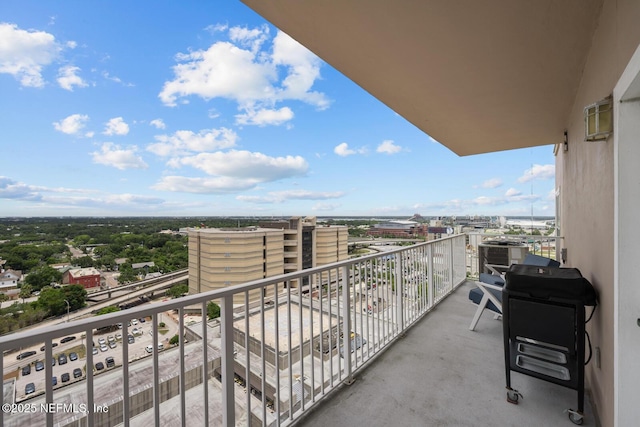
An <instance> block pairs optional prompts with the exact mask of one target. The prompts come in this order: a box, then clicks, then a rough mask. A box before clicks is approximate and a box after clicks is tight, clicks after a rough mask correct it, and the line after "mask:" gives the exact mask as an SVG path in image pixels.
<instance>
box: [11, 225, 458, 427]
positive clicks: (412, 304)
mask: <svg viewBox="0 0 640 427" xmlns="http://www.w3.org/2000/svg"><path fill="white" fill-rule="evenodd" d="M466 246H467V241H466V235H455V236H451V237H447V238H444V239H439V240H436V241H431V242H426V243H421V244H417V245H414V246H410V247H407V248H403V249H395V250H391V251H387V252H383V253H380V254H375V255H368V256H363V257H361V258H356V259H351V260H348V261H342V262H338V263H334V264H331V265H326V266H322V267H317V268H312V269H308V270H304V271H301V272H296V273H290V274H285V275H281V276H277V277H271V278H267V279H263V280H258V281H253V282H249V283H246V284H243V285H238V286H233V287H229V288H226V289H224V290H216V291H211V292H207V293H202V294H196V295H190V296H186V297H182V298H178V299H172V300H166V301H163V302H158V303H154V304H149V305H145V306H140V307H136V308H131V309H128V310H124V311H121V312H116V313H110V314H106V315H102V316H98V317H92V318H89V319H81V320H77V321H73V322H70V323H66V324H61V325H55V326H49V327H44V328H42V329H38V330H34V331H28V332H19V333H16V334H13V335H9V336H4V337H0V350H1V351H2V353H3V354H4V355H5V357H4V358H0V371H2V372H3V373H4V374H5V382H4V390H5V394H4V396H5V401H4V402H3V403H4V404H5V405H4V406H3V411H2V412H0V425H3V426H12V425H15V426H18V425H29V426H31V427H35V426H38V425H46V426H53V425H54V424H55V425H87V426H103V425H118V424H122V425H124V426H129V425H132V424H149V425H150V424H155V425H163V424H164V423H165V422H164V421H163V420H164V417H168V416H171V417H173V418H172V419H174V420H175V419H178V420H180V421H179V423H180V424H181V425H183V426H185V425H188V426H193V425H200V424H202V425H205V426H208V425H224V426H228V425H290V424H292V423H295V422H296V421H297V420H299V419H300V418H301V417H302V416H303V415H304V414H305V413H306V412H307V411H308V410H309V409H310V408H311V407H313V406H314V405H316V404H317V403H318V402H319V401H321V400H322V399H323V398H324V397H325V396H327V395H328V394H329V393H330V392H331V391H332V390H334V389H336V388H337V387H338V386H341V385H342V384H349V383H351V382H352V381H353V378H354V374H355V373H356V372H358V371H359V370H360V369H362V368H363V367H364V366H365V365H367V364H368V363H370V362H371V361H372V360H373V359H374V358H375V357H376V356H377V355H379V354H380V352H381V351H383V350H385V349H386V348H388V347H389V346H390V345H391V344H392V343H393V342H394V341H395V339H396V338H398V337H399V336H400V335H401V334H402V333H403V332H404V331H406V330H407V328H409V327H411V326H412V325H413V324H414V323H415V322H416V321H418V320H419V319H420V318H421V317H422V316H424V315H425V314H426V313H427V312H428V311H429V310H430V309H431V308H433V307H434V305H436V304H437V303H438V302H439V301H441V300H442V299H443V298H444V297H445V296H446V295H448V294H449V293H451V292H452V291H453V290H454V289H455V288H456V287H457V286H459V285H460V284H461V283H463V282H464V280H465V278H466V272H467V269H466V261H467V248H466ZM291 284H299V285H300V286H299V287H295V288H294V287H292V286H290V285H291ZM302 290H305V292H302ZM211 301H215V302H216V303H217V304H219V306H220V309H221V310H220V317H219V318H217V319H215V320H213V321H198V320H190V318H189V317H188V316H190V315H191V314H192V313H193V314H194V316H195V317H197V315H198V314H199V313H203V314H206V313H207V310H208V308H211V307H210V306H209V303H210V302H211ZM134 319H135V320H134ZM140 319H144V320H146V322H144V324H143V323H139V322H140ZM130 322H133V323H131V324H130ZM136 322H138V324H137V325H135V324H134V323H136ZM118 324H121V325H122V326H121V329H116V328H117V326H114V325H118ZM143 325H144V326H143ZM105 329H108V330H105ZM147 329H148V333H147ZM141 330H142V335H140V331H141ZM174 332H175V335H177V337H178V338H177V341H178V344H177V345H175V346H171V345H169V340H168V337H169V335H172V334H173V333H174ZM108 334H109V335H115V334H120V335H121V338H117V339H113V342H115V344H113V346H112V347H113V348H107V349H104V348H100V350H92V348H93V346H94V345H95V340H96V339H98V344H99V345H98V346H96V348H98V347H102V345H100V344H101V343H100V342H101V339H102V338H104V336H106V335H108ZM130 334H131V335H134V338H133V339H131V338H129V335H130ZM163 334H164V335H163ZM147 335H149V336H147ZM63 337H75V339H69V338H67V339H66V340H65V339H62V338H63ZM120 339H121V341H120ZM56 341H59V343H58V342H56ZM62 341H66V342H64V343H63V342H62ZM109 342H111V340H109ZM54 343H55V344H57V346H56V347H54ZM147 343H148V344H147ZM106 344H107V340H105V345H106ZM41 346H42V347H43V351H39V349H40V348H41ZM167 346H169V348H167ZM142 348H144V350H142ZM160 348H163V349H162V350H160ZM72 350H74V351H73V352H75V353H76V354H77V355H78V358H77V360H75V361H73V363H74V365H72V362H71V361H69V362H68V364H69V365H68V366H69V367H68V368H67V365H66V364H65V365H64V367H62V366H61V365H60V354H61V353H64V354H65V355H66V356H67V357H68V356H69V353H71V352H72ZM28 351H35V352H36V354H33V355H29V354H28ZM96 353H97V354H96ZM25 354H26V355H25ZM20 355H25V356H24V357H22V358H20V359H18V358H17V357H18V356H20ZM104 355H109V356H111V357H113V358H114V362H113V363H112V364H111V366H109V363H107V367H104V366H100V364H101V363H102V362H101V360H102V359H101V358H102V357H103V356H104ZM54 356H55V357H56V358H55V359H54ZM36 360H39V361H41V362H44V367H43V369H42V371H43V372H44V378H40V377H41V376H42V373H41V372H42V371H40V370H38V371H37V372H32V373H30V374H26V375H24V373H23V372H22V371H21V369H22V368H23V367H24V366H27V365H28V366H30V367H33V366H35V362H36ZM55 360H57V361H58V362H57V363H56V362H55ZM54 363H56V365H55V366H54ZM113 365H115V366H113ZM38 366H39V367H40V368H42V365H38ZM73 366H76V367H77V368H76V369H79V371H77V370H76V372H77V373H79V375H78V377H77V378H75V375H74V378H69V379H68V381H67V382H64V383H63V382H62V381H61V379H62V378H61V376H60V375H59V374H60V372H62V371H70V370H71V367H73ZM65 373H66V372H65ZM54 374H58V375H56V376H57V385H54V384H53V381H51V380H48V381H45V379H50V378H53V376H54ZM29 382H32V383H34V389H35V391H33V392H30V393H29V394H26V390H24V389H23V387H26V384H27V383H29ZM12 387H13V388H12ZM7 390H8V391H9V392H7ZM8 396H11V397H10V398H8ZM123 396H126V397H127V398H123ZM7 399H8V400H7ZM12 399H13V400H12ZM7 405H9V406H7ZM187 408H189V410H187ZM134 420H135V421H134Z"/></svg>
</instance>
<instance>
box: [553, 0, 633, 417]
mask: <svg viewBox="0 0 640 427" xmlns="http://www.w3.org/2000/svg"><path fill="white" fill-rule="evenodd" d="M638 22H640V2H638V1H632V0H623V1H614V0H607V1H605V2H604V5H603V9H602V14H601V16H600V19H599V23H598V28H597V30H596V33H595V36H594V38H593V44H592V48H591V51H590V54H589V57H588V59H587V63H586V64H585V70H584V74H583V79H582V82H581V85H580V88H579V89H578V92H577V94H576V98H575V103H574V107H573V110H572V112H571V116H570V117H569V119H568V121H567V129H568V132H569V147H568V151H566V152H564V151H563V150H562V149H560V150H559V153H558V157H557V160H556V163H557V164H556V166H557V174H556V181H557V186H558V187H559V188H560V191H561V203H560V206H561V227H562V228H561V233H562V235H563V236H564V237H565V239H564V247H565V248H567V263H566V266H569V267H576V268H578V269H580V271H581V272H582V274H583V275H584V276H585V277H586V278H587V279H589V280H590V281H591V283H592V284H593V285H594V286H595V287H596V288H597V290H598V292H599V295H600V304H599V306H598V308H597V310H596V313H595V315H594V317H593V319H592V320H591V322H590V323H589V324H588V325H587V326H588V331H589V334H590V336H591V343H592V346H593V349H594V352H595V350H596V348H599V349H600V364H599V367H598V363H597V362H598V361H597V360H596V358H595V357H594V359H592V361H591V363H590V364H589V365H588V366H587V368H586V374H587V387H588V389H589V391H590V393H591V395H592V399H593V402H594V404H595V406H596V411H597V413H598V416H599V418H600V422H601V424H602V425H603V426H612V425H613V423H614V285H613V283H614V190H615V189H614V142H613V138H612V137H610V138H609V139H608V140H607V141H598V142H585V141H584V116H583V109H584V107H585V106H587V105H589V104H592V103H594V102H596V101H599V100H600V99H603V98H605V97H606V96H608V95H610V94H611V93H612V92H613V88H614V86H615V85H616V83H617V81H618V79H619V77H620V75H621V74H622V72H623V71H624V69H625V67H626V65H627V63H628V62H629V59H630V57H631V55H632V54H633V53H634V51H635V49H636V48H637V46H638V44H639V43H640V25H638Z"/></svg>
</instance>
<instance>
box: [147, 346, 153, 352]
mask: <svg viewBox="0 0 640 427" xmlns="http://www.w3.org/2000/svg"><path fill="white" fill-rule="evenodd" d="M145 350H147V353H153V346H152V345H148V346H146V347H145Z"/></svg>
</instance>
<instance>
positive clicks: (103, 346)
mask: <svg viewBox="0 0 640 427" xmlns="http://www.w3.org/2000/svg"><path fill="white" fill-rule="evenodd" d="M107 350H109V347H107V346H106V345H104V344H102V345H101V346H100V351H107Z"/></svg>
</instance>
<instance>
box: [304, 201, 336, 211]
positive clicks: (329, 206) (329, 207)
mask: <svg viewBox="0 0 640 427" xmlns="http://www.w3.org/2000/svg"><path fill="white" fill-rule="evenodd" d="M341 206H342V205H340V204H338V203H316V204H315V205H314V206H313V207H311V210H312V211H316V212H328V211H335V210H336V209H339V208H340V207H341Z"/></svg>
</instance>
